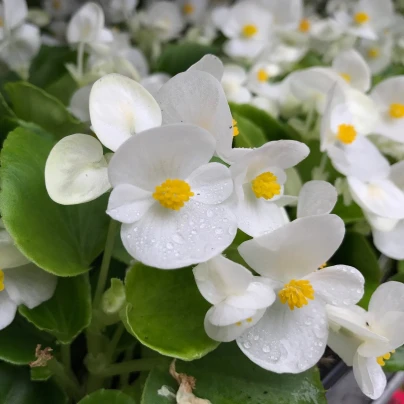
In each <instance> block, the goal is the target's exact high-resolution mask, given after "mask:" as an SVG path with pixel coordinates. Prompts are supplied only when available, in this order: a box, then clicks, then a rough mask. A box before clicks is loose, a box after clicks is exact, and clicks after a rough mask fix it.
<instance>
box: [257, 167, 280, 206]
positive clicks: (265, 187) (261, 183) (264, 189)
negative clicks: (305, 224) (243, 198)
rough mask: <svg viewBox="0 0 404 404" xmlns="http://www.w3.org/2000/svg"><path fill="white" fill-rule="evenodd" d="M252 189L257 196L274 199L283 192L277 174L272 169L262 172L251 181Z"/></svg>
mask: <svg viewBox="0 0 404 404" xmlns="http://www.w3.org/2000/svg"><path fill="white" fill-rule="evenodd" d="M251 187H252V190H253V192H254V194H255V196H256V197H257V198H264V199H266V200H268V199H272V198H273V197H274V196H275V195H279V194H280V193H281V186H280V185H279V184H278V182H277V177H276V175H274V174H272V173H271V172H270V171H267V172H266V173H262V174H260V175H258V176H257V177H255V178H254V179H253V180H252V181H251Z"/></svg>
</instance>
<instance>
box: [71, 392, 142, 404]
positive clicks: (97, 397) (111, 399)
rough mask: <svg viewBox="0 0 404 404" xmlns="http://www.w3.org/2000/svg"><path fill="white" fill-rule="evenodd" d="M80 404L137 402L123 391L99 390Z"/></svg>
mask: <svg viewBox="0 0 404 404" xmlns="http://www.w3.org/2000/svg"><path fill="white" fill-rule="evenodd" d="M78 404H135V400H134V399H133V398H131V397H129V396H128V395H126V394H125V393H122V391H118V390H98V391H96V392H95V393H92V394H90V395H89V396H86V397H84V398H83V399H82V400H80V401H79V403H78Z"/></svg>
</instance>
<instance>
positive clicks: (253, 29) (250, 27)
mask: <svg viewBox="0 0 404 404" xmlns="http://www.w3.org/2000/svg"><path fill="white" fill-rule="evenodd" d="M257 32H258V27H257V26H256V25H254V24H246V25H244V27H243V30H242V33H243V36H245V37H246V38H252V37H253V36H254V35H256V34H257Z"/></svg>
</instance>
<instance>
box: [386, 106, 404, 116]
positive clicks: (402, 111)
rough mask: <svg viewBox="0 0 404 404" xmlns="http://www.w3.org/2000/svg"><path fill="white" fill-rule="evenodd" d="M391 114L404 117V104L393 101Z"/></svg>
mask: <svg viewBox="0 0 404 404" xmlns="http://www.w3.org/2000/svg"><path fill="white" fill-rule="evenodd" d="M389 114H390V116H391V117H392V118H396V119H399V118H404V104H398V103H393V104H391V105H390V110H389Z"/></svg>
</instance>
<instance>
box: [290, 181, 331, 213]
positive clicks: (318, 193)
mask: <svg viewBox="0 0 404 404" xmlns="http://www.w3.org/2000/svg"><path fill="white" fill-rule="evenodd" d="M337 199H338V194H337V190H336V189H335V187H333V186H332V185H331V184H330V183H328V182H326V181H309V182H306V183H305V184H304V185H303V187H302V189H301V190H300V193H299V202H298V205H297V217H304V216H316V215H324V214H327V213H330V212H331V211H332V210H333V209H334V206H335V204H336V203H337Z"/></svg>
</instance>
